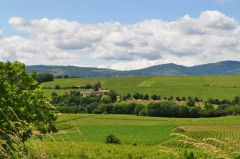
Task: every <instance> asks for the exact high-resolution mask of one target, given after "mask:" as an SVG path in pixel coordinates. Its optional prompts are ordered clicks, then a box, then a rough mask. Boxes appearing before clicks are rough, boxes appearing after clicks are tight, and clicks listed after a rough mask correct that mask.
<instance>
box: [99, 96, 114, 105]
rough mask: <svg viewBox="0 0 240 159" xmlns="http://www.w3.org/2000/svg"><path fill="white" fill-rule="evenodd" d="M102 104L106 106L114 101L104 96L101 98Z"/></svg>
mask: <svg viewBox="0 0 240 159" xmlns="http://www.w3.org/2000/svg"><path fill="white" fill-rule="evenodd" d="M101 102H103V103H105V104H108V103H111V102H112V99H111V97H110V96H109V95H103V96H102V97H101Z"/></svg>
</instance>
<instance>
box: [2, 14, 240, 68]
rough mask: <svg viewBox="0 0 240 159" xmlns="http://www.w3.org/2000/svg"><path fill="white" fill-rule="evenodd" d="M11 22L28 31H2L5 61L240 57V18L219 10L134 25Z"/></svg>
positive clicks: (125, 62) (118, 64)
mask: <svg viewBox="0 0 240 159" xmlns="http://www.w3.org/2000/svg"><path fill="white" fill-rule="evenodd" d="M9 24H10V25H11V26H13V27H14V28H15V29H16V30H17V31H20V32H26V33H27V34H28V36H25V37H21V36H12V37H3V35H2V34H1V32H0V48H1V50H0V52H1V55H0V60H1V59H2V60H4V59H5V60H21V61H23V62H25V63H27V64H60V65H73V64H74V65H80V66H81V65H94V66H96V63H97V64H99V62H98V61H103V62H102V63H101V64H99V65H98V66H101V67H107V68H112V69H121V70H126V69H127V70H129V69H137V68H143V67H147V66H152V65H156V64H162V63H176V64H182V65H196V64H202V63H207V62H215V61H221V60H240V23H239V20H237V19H234V18H232V17H229V16H227V15H225V14H223V13H221V12H219V11H204V12H202V13H200V15H199V17H191V16H190V15H185V16H183V17H182V18H180V19H177V20H175V21H162V20H158V19H152V20H145V21H142V22H139V23H134V24H121V23H114V22H111V23H109V22H106V23H98V24H82V23H80V22H76V21H67V20H64V19H53V20H50V19H47V18H43V19H34V20H26V19H24V18H21V17H12V18H10V19H9ZM113 62H115V63H113Z"/></svg>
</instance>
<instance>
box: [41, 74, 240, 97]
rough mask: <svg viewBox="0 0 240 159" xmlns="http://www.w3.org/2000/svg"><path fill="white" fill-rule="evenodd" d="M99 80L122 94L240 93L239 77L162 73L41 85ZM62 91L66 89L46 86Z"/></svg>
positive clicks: (72, 81)
mask: <svg viewBox="0 0 240 159" xmlns="http://www.w3.org/2000/svg"><path fill="white" fill-rule="evenodd" d="M97 81H100V82H101V84H102V87H103V88H104V89H112V90H114V91H116V92H118V93H120V94H121V95H126V94H127V93H136V92H139V93H143V94H146V93H147V94H149V95H152V94H158V95H160V96H161V97H164V96H167V97H170V96H173V97H177V96H179V97H183V96H185V97H188V96H191V97H199V98H202V99H208V98H218V99H230V100H232V99H233V98H234V97H235V96H238V95H240V82H239V81H240V76H161V77H116V78H69V79H56V80H55V81H53V82H47V83H44V84H43V87H44V88H54V87H55V85H57V84H59V85H60V86H61V87H72V86H83V85H85V84H87V83H92V84H93V83H96V82H97ZM53 91H55V92H57V93H59V94H63V93H65V92H67V91H69V90H68V89H61V90H55V89H45V90H44V92H45V93H46V96H50V94H51V92H53Z"/></svg>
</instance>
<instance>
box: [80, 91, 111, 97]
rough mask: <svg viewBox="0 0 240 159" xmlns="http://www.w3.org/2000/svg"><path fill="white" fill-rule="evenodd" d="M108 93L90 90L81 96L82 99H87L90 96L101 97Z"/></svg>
mask: <svg viewBox="0 0 240 159" xmlns="http://www.w3.org/2000/svg"><path fill="white" fill-rule="evenodd" d="M108 92H109V90H98V91H92V90H90V91H82V92H81V95H82V96H83V97H88V96H91V95H95V96H102V95H105V94H106V93H108Z"/></svg>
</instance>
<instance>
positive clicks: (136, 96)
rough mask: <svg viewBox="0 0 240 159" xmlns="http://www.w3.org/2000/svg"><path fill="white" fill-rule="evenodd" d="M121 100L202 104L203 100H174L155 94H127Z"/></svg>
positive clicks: (171, 97) (178, 98)
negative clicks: (193, 102)
mask: <svg viewBox="0 0 240 159" xmlns="http://www.w3.org/2000/svg"><path fill="white" fill-rule="evenodd" d="M122 99H123V100H128V99H136V100H138V99H141V100H150V99H152V100H165V101H166V100H167V101H174V100H175V101H178V102H180V101H190V100H191V101H195V102H202V101H203V100H202V99H200V98H198V97H195V98H192V97H190V96H189V97H187V98H186V97H176V98H174V97H173V96H170V97H161V96H160V95H157V94H153V95H151V96H150V95H148V94H141V93H138V92H137V93H134V94H132V95H131V94H130V93H128V94H127V95H124V96H122Z"/></svg>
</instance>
